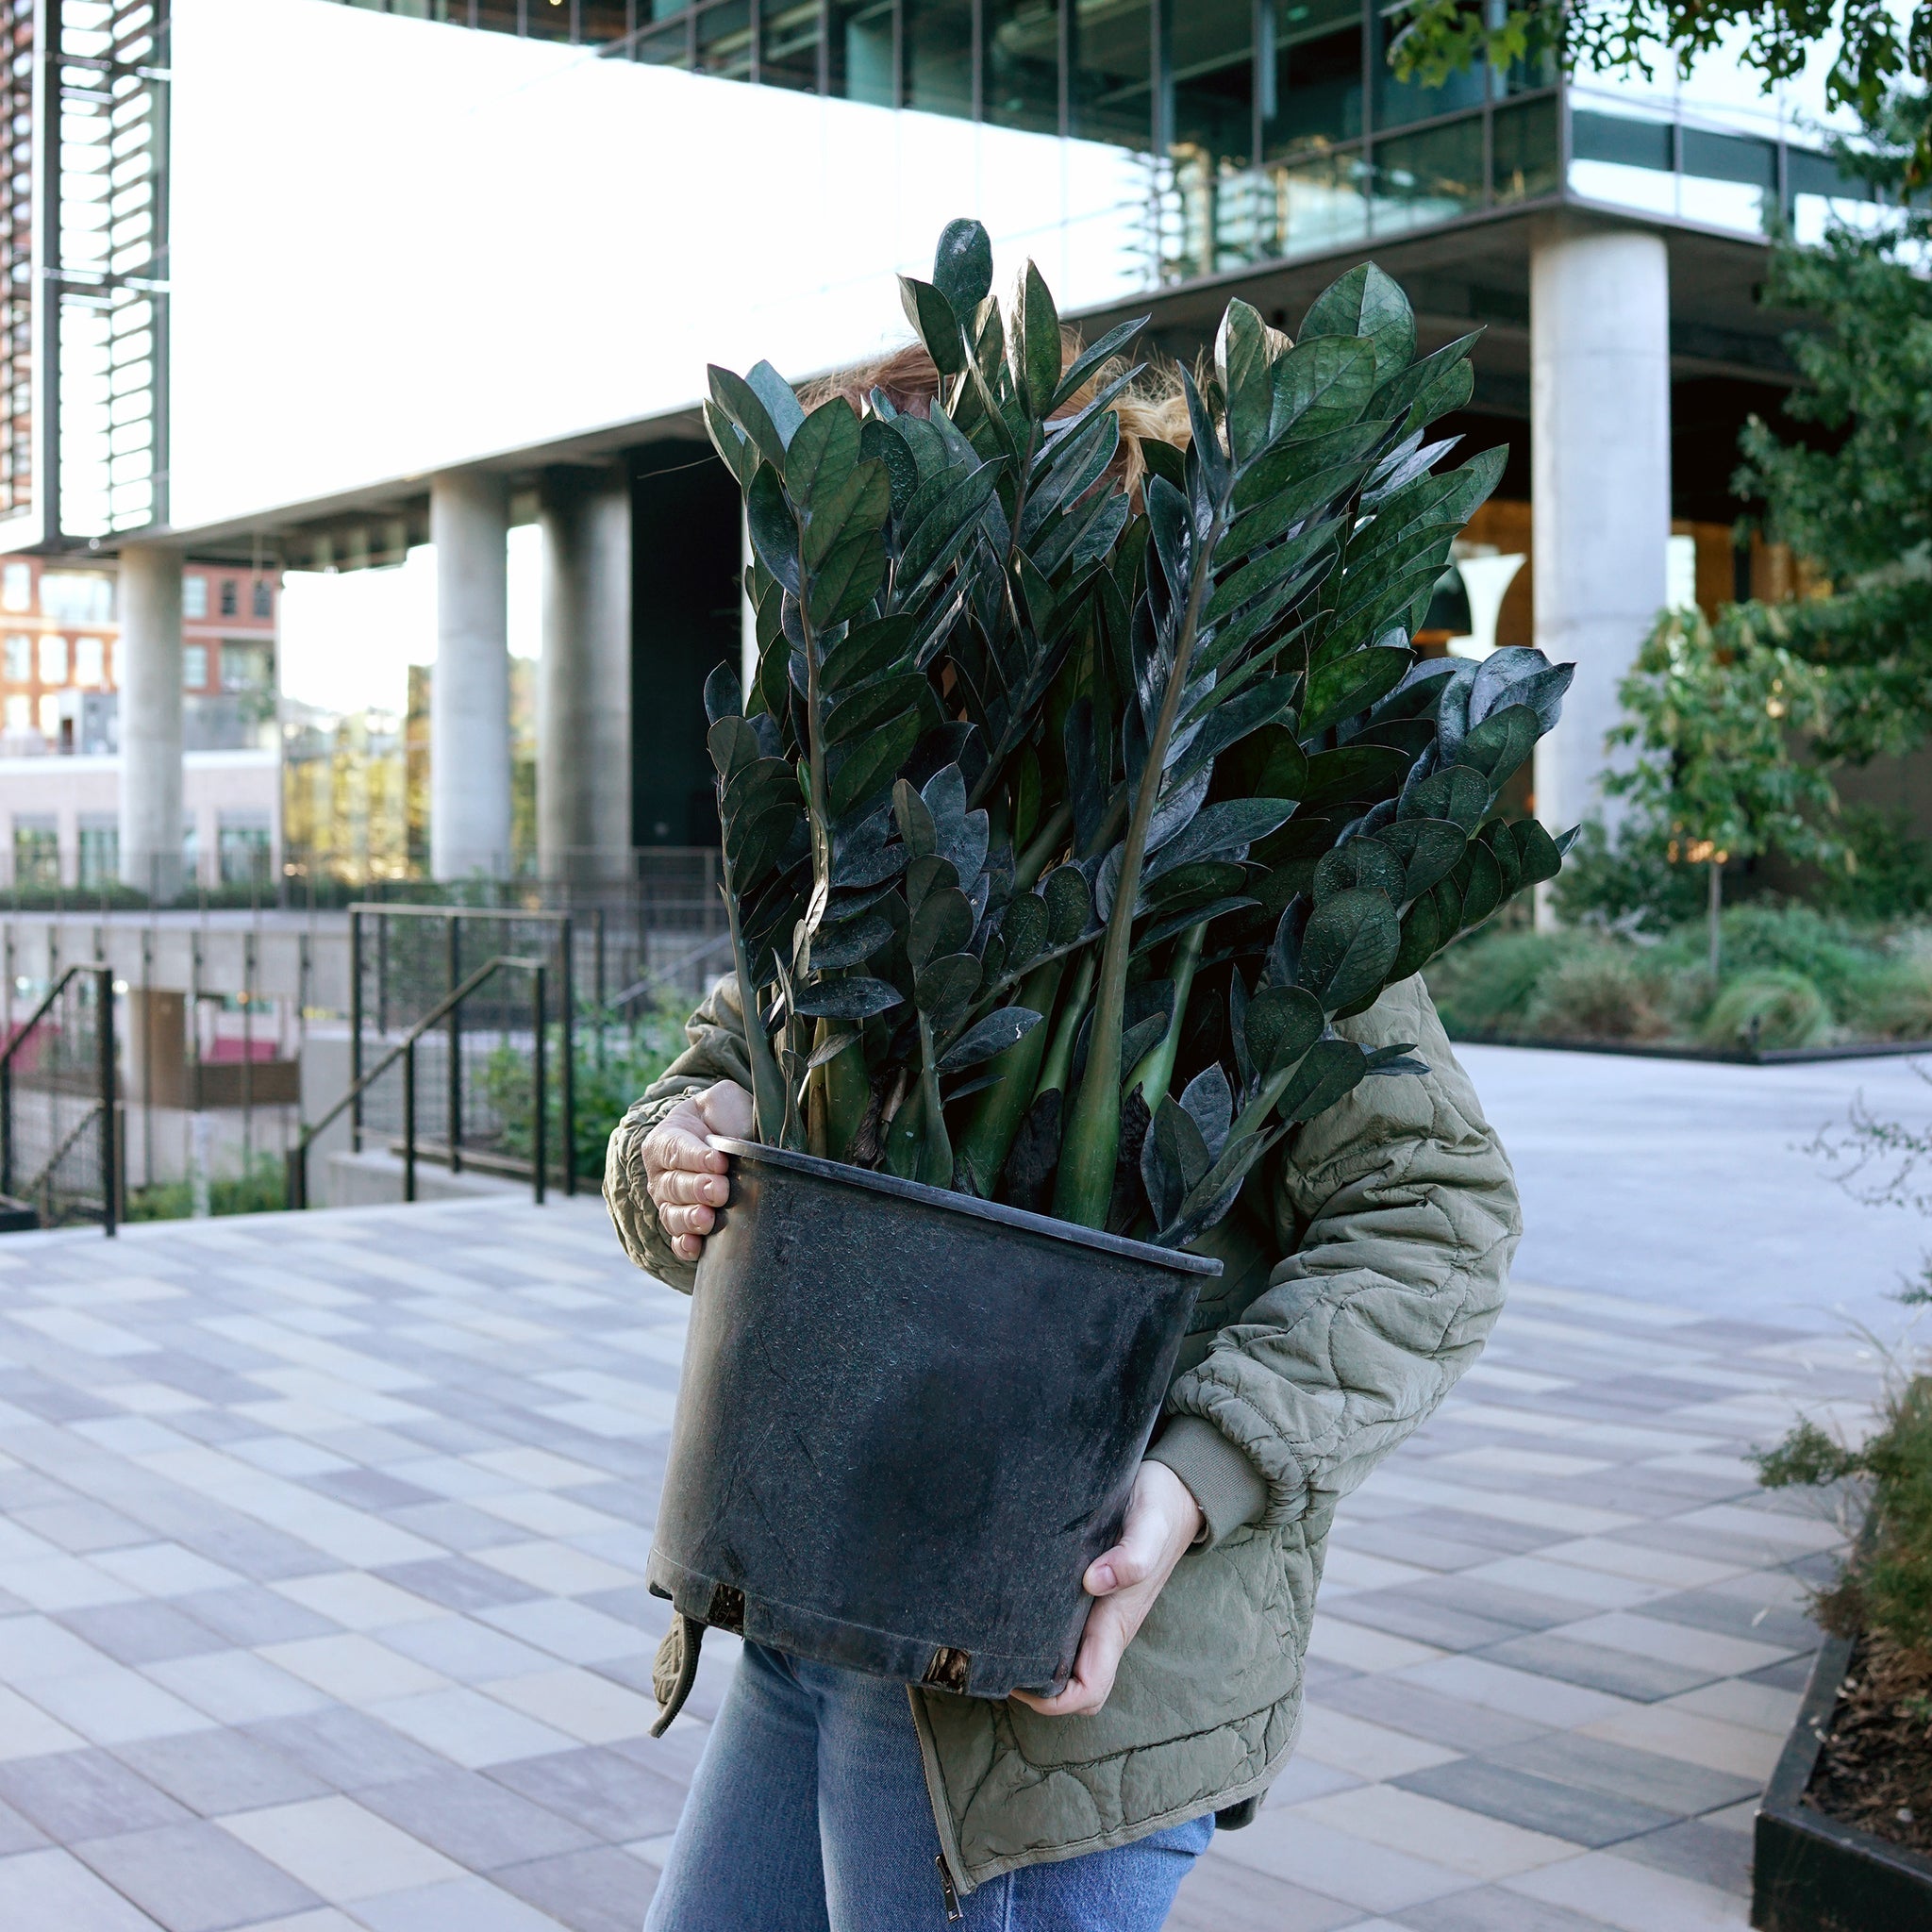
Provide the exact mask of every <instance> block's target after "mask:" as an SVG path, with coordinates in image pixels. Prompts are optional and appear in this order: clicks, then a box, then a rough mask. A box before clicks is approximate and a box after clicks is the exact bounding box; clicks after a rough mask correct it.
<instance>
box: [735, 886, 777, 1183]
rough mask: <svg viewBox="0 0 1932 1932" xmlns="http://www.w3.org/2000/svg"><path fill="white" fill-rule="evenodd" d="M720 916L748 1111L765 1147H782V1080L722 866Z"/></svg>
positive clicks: (741, 928) (736, 903) (741, 929)
mask: <svg viewBox="0 0 1932 1932" xmlns="http://www.w3.org/2000/svg"><path fill="white" fill-rule="evenodd" d="M723 890H724V917H725V918H726V920H727V921H729V922H730V925H731V963H732V966H733V967H734V968H735V969H736V971H737V974H738V997H739V999H740V1001H741V1003H742V1005H743V1008H744V1057H745V1059H746V1061H747V1062H748V1063H749V1064H750V1067H751V1100H752V1112H753V1114H754V1115H755V1116H756V1118H757V1120H758V1139H759V1140H760V1141H763V1142H764V1143H765V1145H766V1146H767V1147H781V1146H783V1145H784V1144H785V1077H784V1075H783V1074H780V1073H779V1071H778V1057H777V1055H775V1054H774V1052H773V1051H772V1040H771V1036H770V1035H769V1034H768V1033H767V1032H766V1031H765V1028H764V1023H763V1022H762V1021H761V1020H760V1019H759V1018H758V987H757V986H756V985H755V984H754V983H753V980H752V976H751V956H750V954H749V953H747V952H746V951H745V945H744V928H743V927H742V926H741V924H739V918H738V895H737V893H736V892H734V891H732V889H731V867H730V863H729V861H728V860H727V861H726V863H725V867H724V889H723Z"/></svg>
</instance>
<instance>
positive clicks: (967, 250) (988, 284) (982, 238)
mask: <svg viewBox="0 0 1932 1932" xmlns="http://www.w3.org/2000/svg"><path fill="white" fill-rule="evenodd" d="M932 279H933V286H934V287H935V288H936V289H937V290H938V291H940V293H941V295H943V296H944V297H945V298H946V300H947V302H948V303H949V304H950V305H951V306H952V310H953V313H954V314H955V315H957V316H958V318H959V321H960V323H961V324H962V325H970V324H971V323H972V321H973V315H974V310H975V309H976V308H978V307H979V305H980V304H981V303H982V302H984V301H985V300H986V298H987V293H988V291H990V290H991V288H992V242H991V239H990V238H989V237H988V235H987V232H986V230H985V228H983V227H982V226H981V225H979V223H977V222H974V221H958V222H948V223H947V224H946V225H945V226H944V227H943V228H941V230H940V239H939V245H938V247H936V248H935V249H934V250H933V257H932Z"/></svg>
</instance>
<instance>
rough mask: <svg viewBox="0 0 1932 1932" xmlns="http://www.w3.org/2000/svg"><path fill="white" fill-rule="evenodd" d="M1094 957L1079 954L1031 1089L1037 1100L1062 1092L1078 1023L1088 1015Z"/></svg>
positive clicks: (1071, 1056) (1070, 1065)
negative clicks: (1065, 1000)
mask: <svg viewBox="0 0 1932 1932" xmlns="http://www.w3.org/2000/svg"><path fill="white" fill-rule="evenodd" d="M1093 965H1094V956H1093V953H1092V950H1091V948H1090V949H1089V950H1088V951H1087V952H1085V953H1083V954H1081V956H1080V963H1079V965H1078V966H1077V967H1076V968H1075V969H1074V983H1073V985H1072V986H1071V987H1070V988H1068V990H1067V1002H1066V1005H1065V1006H1064V1007H1063V1008H1061V1009H1060V1017H1059V1020H1058V1023H1057V1024H1056V1025H1055V1027H1054V1034H1053V1045H1052V1046H1051V1047H1050V1048H1049V1049H1048V1050H1047V1056H1046V1059H1045V1061H1044V1062H1043V1063H1042V1065H1041V1069H1040V1084H1039V1086H1037V1087H1036V1088H1035V1089H1034V1090H1033V1097H1034V1099H1036V1100H1038V1099H1039V1098H1040V1096H1041V1094H1042V1093H1055V1092H1058V1093H1064V1092H1065V1091H1067V1075H1068V1074H1069V1073H1070V1072H1072V1070H1073V1065H1074V1041H1075V1040H1076V1039H1077V1038H1078V1037H1079V1032H1080V1022H1081V1021H1082V1020H1083V1019H1084V1018H1085V1017H1086V1014H1087V1002H1088V999H1089V998H1090V996H1091V994H1092V991H1093Z"/></svg>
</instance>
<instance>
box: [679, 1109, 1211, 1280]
mask: <svg viewBox="0 0 1932 1932" xmlns="http://www.w3.org/2000/svg"><path fill="white" fill-rule="evenodd" d="M710 1143H711V1145H712V1146H713V1147H715V1148H717V1149H718V1150H719V1152H720V1153H722V1154H729V1155H731V1156H732V1157H733V1158H736V1159H739V1160H752V1161H759V1160H761V1161H764V1162H765V1163H766V1164H767V1165H768V1166H772V1167H783V1168H790V1169H791V1171H792V1172H793V1173H794V1174H811V1175H813V1176H814V1177H815V1178H817V1179H819V1180H822V1181H836V1182H839V1183H841V1185H843V1186H845V1187H855V1188H864V1189H867V1190H869V1191H871V1192H873V1193H875V1194H890V1195H891V1196H892V1197H893V1198H894V1199H896V1200H900V1201H916V1202H918V1203H920V1204H921V1205H922V1206H924V1207H927V1208H941V1209H942V1210H944V1211H945V1212H947V1213H951V1214H963V1215H965V1216H966V1217H967V1218H968V1219H969V1220H973V1221H991V1222H993V1223H995V1224H998V1225H999V1226H1002V1227H1011V1228H1016V1229H1018V1230H1020V1231H1021V1232H1023V1233H1025V1234H1034V1235H1041V1236H1043V1237H1044V1238H1045V1239H1046V1240H1048V1241H1071V1242H1072V1243H1073V1244H1074V1246H1075V1247H1082V1248H1096V1249H1098V1250H1099V1251H1100V1253H1102V1254H1103V1255H1119V1256H1121V1257H1124V1259H1127V1260H1130V1261H1148V1262H1152V1263H1153V1264H1155V1265H1156V1266H1158V1267H1166V1268H1172V1269H1174V1270H1175V1271H1176V1272H1177V1273H1179V1274H1205V1275H1215V1274H1220V1273H1221V1271H1222V1264H1221V1262H1220V1260H1219V1259H1218V1258H1217V1257H1215V1256H1212V1255H1191V1254H1189V1253H1187V1252H1186V1250H1185V1249H1181V1248H1158V1247H1156V1246H1155V1245H1154V1243H1153V1242H1152V1241H1132V1240H1130V1239H1129V1238H1128V1237H1127V1236H1125V1235H1124V1234H1108V1232H1107V1231H1106V1229H1104V1228H1098V1227H1079V1226H1076V1225H1075V1224H1074V1223H1073V1222H1071V1221H1057V1220H1055V1219H1054V1217H1053V1216H1052V1215H1050V1214H1030V1213H1028V1212H1027V1210H1026V1209H1025V1208H1009V1207H1008V1206H1007V1205H1006V1203H1005V1202H1003V1201H982V1200H980V1199H979V1198H978V1196H977V1195H974V1194H956V1193H955V1192H954V1191H952V1190H951V1189H950V1188H934V1187H928V1186H927V1185H926V1184H925V1182H924V1181H908V1180H901V1179H900V1178H899V1176H898V1175H897V1174H877V1173H874V1171H873V1170H872V1169H871V1168H869V1167H853V1166H851V1165H849V1164H848V1163H847V1162H845V1161H842V1160H825V1159H823V1158H821V1157H820V1156H818V1155H816V1154H798V1153H794V1152H793V1151H792V1150H791V1148H789V1147H767V1146H766V1145H765V1144H764V1143H763V1142H762V1141H740V1140H736V1139H734V1138H733V1137H732V1136H730V1135H728V1134H713V1135H712V1136H711V1137H710Z"/></svg>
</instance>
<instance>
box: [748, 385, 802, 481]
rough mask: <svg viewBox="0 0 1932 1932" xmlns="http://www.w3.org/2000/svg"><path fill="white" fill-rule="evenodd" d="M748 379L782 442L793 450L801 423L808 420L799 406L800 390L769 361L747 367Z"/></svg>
mask: <svg viewBox="0 0 1932 1932" xmlns="http://www.w3.org/2000/svg"><path fill="white" fill-rule="evenodd" d="M744 379H745V381H746V383H747V384H748V385H749V386H750V388H751V390H752V392H753V393H754V394H755V395H756V396H757V397H758V401H759V402H761V403H762V404H763V405H764V406H765V414H766V415H767V416H769V417H770V418H771V420H772V426H773V427H774V429H775V430H776V431H777V432H778V440H779V441H781V442H782V443H784V445H785V446H786V448H787V449H790V448H791V439H792V437H793V436H795V435H796V434H797V433H798V425H800V424H801V423H803V422H804V421H805V411H804V410H803V409H802V408H800V407H799V403H798V396H797V393H796V391H794V390H793V389H792V387H791V384H790V383H789V382H787V381H786V380H785V378H784V377H783V376H782V375H779V374H778V372H777V371H776V370H775V369H774V368H773V367H772V365H771V364H770V363H769V362H754V363H753V364H752V366H751V367H750V368H749V369H748V370H746V372H745V376H744ZM774 460H775V459H774Z"/></svg>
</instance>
